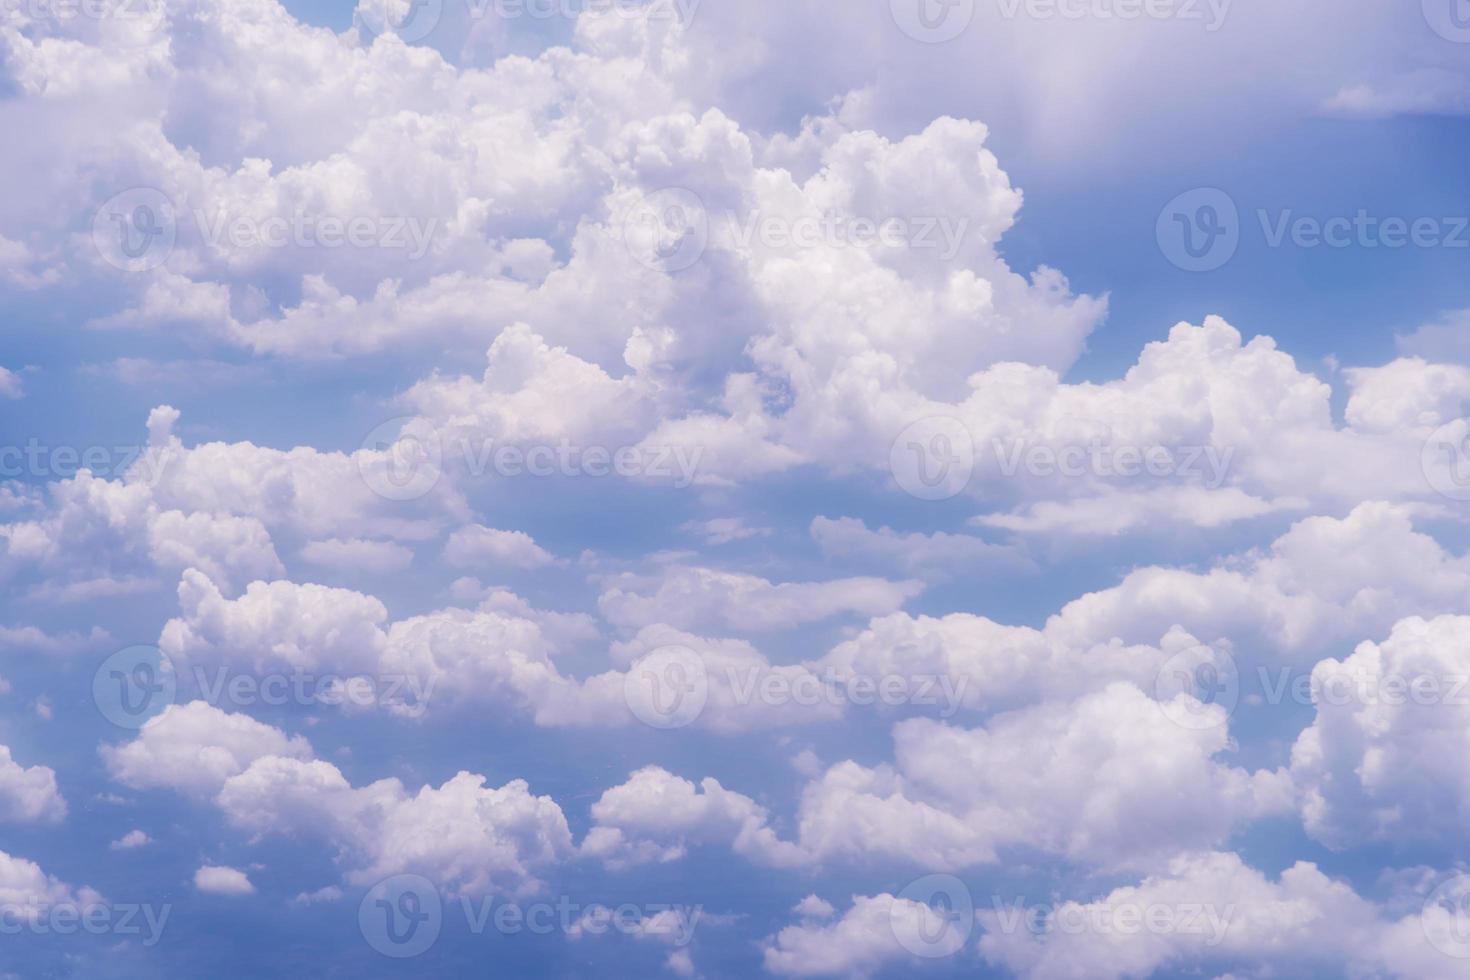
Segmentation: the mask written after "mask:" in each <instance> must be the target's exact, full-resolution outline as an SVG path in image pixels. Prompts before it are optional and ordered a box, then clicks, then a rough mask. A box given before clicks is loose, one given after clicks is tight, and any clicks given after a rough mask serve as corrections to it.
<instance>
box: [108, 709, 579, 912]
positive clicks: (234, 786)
mask: <svg viewBox="0 0 1470 980" xmlns="http://www.w3.org/2000/svg"><path fill="white" fill-rule="evenodd" d="M102 755H103V759H104V761H106V763H107V765H108V768H109V770H110V771H111V772H112V774H113V776H114V778H116V779H118V780H119V781H121V782H123V783H125V784H126V785H129V786H133V787H135V788H149V787H159V788H165V787H166V788H171V789H175V790H178V791H180V792H184V793H190V794H193V795H196V796H199V797H201V798H205V799H211V800H212V801H213V803H214V805H215V806H216V807H217V808H218V809H219V810H220V812H221V813H223V815H224V816H225V818H226V820H228V822H229V823H230V824H231V825H233V826H235V827H237V828H239V829H241V830H243V831H246V832H248V833H250V834H252V835H255V836H263V835H269V834H293V835H305V836H311V837H313V838H317V839H322V840H325V841H326V842H327V843H328V844H330V845H331V846H333V847H335V848H337V849H339V850H340V851H341V852H342V853H343V855H344V860H345V862H346V864H347V868H348V871H347V876H348V878H349V880H351V881H352V882H354V883H362V882H371V881H376V880H378V879H380V878H383V877H385V876H388V875H393V874H400V873H415V874H421V875H424V876H426V877H429V878H430V879H431V880H433V881H434V882H435V883H436V884H438V885H439V886H440V887H442V888H444V889H445V890H446V891H448V892H451V893H455V894H459V893H465V894H471V893H473V894H485V893H487V892H490V891H492V890H496V891H509V892H519V891H523V890H531V889H534V888H535V887H537V881H536V878H535V877H534V875H535V871H536V870H537V869H538V868H541V867H545V866H548V865H551V864H555V863H556V862H558V861H559V860H561V859H562V858H564V857H566V856H567V855H568V854H570V853H571V850H572V845H571V834H570V832H569V831H568V829H567V824H566V820H565V818H564V817H563V816H562V812H561V809H560V808H559V807H558V806H557V805H556V803H555V802H554V801H552V800H551V799H550V798H549V797H544V796H541V797H537V796H532V795H531V794H530V792H529V789H528V787H527V784H526V783H525V782H524V781H522V780H513V781H511V782H509V783H507V784H506V785H505V786H503V787H500V788H499V789H494V788H489V787H486V786H485V777H483V776H476V775H473V774H471V773H468V772H461V773H459V774H458V775H457V776H455V777H453V778H451V779H449V780H448V781H446V782H445V783H444V784H443V785H442V786H440V787H437V788H435V787H433V786H424V787H423V788H421V789H420V790H419V791H418V792H417V793H410V792H408V791H407V790H406V789H405V788H404V786H403V784H402V783H400V782H399V781H398V780H397V779H383V780H379V781H377V782H375V783H371V784H369V785H366V786H362V787H354V786H352V785H351V784H350V783H349V782H348V781H347V779H346V777H345V776H343V774H342V772H341V771H340V770H339V769H337V767H336V766H333V765H331V764H330V763H327V762H323V761H321V760H319V759H315V758H313V757H312V753H311V748H310V746H309V745H308V744H307V743H306V742H305V740H303V739H301V738H299V737H291V736H287V735H286V734H285V733H284V732H282V731H280V730H279V729H276V728H273V727H271V726H268V725H264V724H261V723H260V722H257V721H254V720H253V719H251V718H249V717H247V716H245V715H240V714H229V713H227V712H224V711H221V710H220V709H218V708H214V707H212V706H210V705H206V704H203V703H202V702H193V703H191V704H188V705H182V706H180V705H175V706H171V707H170V708H168V709H166V710H165V711H164V712H163V713H162V714H160V715H158V716H157V717H156V718H153V719H150V720H149V722H148V723H147V725H145V726H144V728H143V729H142V731H140V732H139V734H138V736H137V737H136V738H135V739H134V740H133V741H131V742H127V743H124V744H122V745H119V746H111V745H105V746H103V748H102ZM237 874H238V872H237ZM207 877H208V879H209V881H210V885H220V884H221V880H223V882H224V884H223V887H225V888H226V889H227V890H229V891H231V893H239V890H240V882H239V881H237V880H233V879H232V876H230V875H216V874H211V875H208V876H207ZM231 881H233V884H231ZM245 884H246V885H248V882H246V883H245ZM201 887H210V886H207V885H201Z"/></svg>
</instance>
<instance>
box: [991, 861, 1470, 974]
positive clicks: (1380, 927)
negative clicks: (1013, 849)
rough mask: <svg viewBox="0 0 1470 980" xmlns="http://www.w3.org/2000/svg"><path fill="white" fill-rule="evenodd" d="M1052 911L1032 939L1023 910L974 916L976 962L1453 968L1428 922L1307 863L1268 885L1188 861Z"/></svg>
mask: <svg viewBox="0 0 1470 980" xmlns="http://www.w3.org/2000/svg"><path fill="white" fill-rule="evenodd" d="M1051 912H1052V919H1051V922H1052V928H1050V929H1048V930H1046V931H1045V932H1044V933H1038V932H1035V931H1033V930H1032V929H1031V928H1030V926H1028V925H1027V923H1026V922H1024V921H1022V920H1023V919H1024V916H1025V915H1026V912H1025V910H1015V909H1012V910H1004V909H993V910H990V909H985V910H981V911H980V912H979V916H980V919H981V923H982V925H983V927H984V929H985V935H984V936H983V937H982V938H981V940H980V951H981V953H982V954H983V955H984V957H985V959H986V960H987V961H988V962H989V963H991V964H992V965H994V966H998V967H1004V968H1005V969H1007V970H1009V971H1011V972H1013V973H1015V974H1016V975H1017V976H1019V977H1022V978H1025V980H1063V978H1082V977H1103V978H1113V977H1118V978H1121V977H1141V976H1151V975H1153V974H1154V973H1155V972H1156V971H1158V970H1160V969H1164V968H1174V969H1189V968H1194V969H1204V970H1209V969H1211V968H1213V969H1216V970H1218V969H1220V968H1222V967H1223V966H1226V965H1237V966H1239V965H1244V966H1246V967H1247V968H1248V969H1252V970H1255V969H1263V970H1278V969H1282V968H1288V969H1292V970H1298V971H1311V970H1317V969H1327V970H1334V971H1335V970H1342V971H1344V972H1345V973H1347V974H1349V975H1354V976H1357V975H1364V976H1368V975H1372V976H1391V977H1403V978H1409V977H1429V978H1441V977H1443V978H1449V977H1453V976H1459V975H1460V970H1461V967H1460V966H1459V965H1458V964H1457V963H1456V962H1455V960H1453V959H1452V958H1451V957H1448V956H1446V955H1444V954H1443V953H1440V952H1439V951H1438V950H1436V949H1434V948H1433V947H1432V946H1431V945H1430V943H1429V942H1428V940H1427V935H1428V931H1432V930H1435V929H1439V928H1440V923H1439V922H1438V921H1437V920H1436V919H1435V918H1434V916H1433V914H1432V913H1428V912H1426V913H1423V914H1422V915H1421V914H1415V915H1412V916H1408V917H1405V918H1401V919H1394V918H1391V917H1390V916H1388V915H1385V914H1384V912H1383V911H1382V910H1380V909H1378V908H1377V907H1375V906H1374V905H1373V904H1372V903H1370V902H1368V901H1366V900H1365V899H1363V898H1361V897H1359V896H1358V895H1357V894H1356V893H1354V891H1353V890H1352V888H1351V887H1350V886H1348V885H1347V884H1345V883H1343V882H1340V881H1334V880H1333V879H1331V878H1329V877H1327V876H1326V875H1325V874H1323V873H1322V872H1321V871H1320V870H1318V868H1317V867H1316V865H1313V864H1310V863H1307V862H1299V863H1297V864H1295V865H1293V866H1291V867H1289V868H1287V869H1286V870H1285V871H1283V872H1282V873H1281V876H1280V879H1279V880H1278V881H1274V882H1273V881H1271V880H1269V879H1268V878H1267V877H1266V876H1265V875H1263V874H1261V872H1259V871H1257V870H1255V869H1254V868H1251V867H1249V866H1247V865H1246V864H1245V863H1244V862H1243V861H1242V860H1241V859H1240V857H1239V856H1238V855H1235V854H1230V853H1209V852H1203V853H1195V854H1188V855H1184V856H1181V857H1178V858H1175V859H1174V860H1172V861H1170V862H1169V866H1168V869H1167V871H1161V872H1160V873H1159V874H1157V875H1153V876H1150V877H1148V878H1145V879H1144V880H1143V881H1142V882H1141V883H1139V884H1138V885H1136V886H1126V887H1122V888H1118V889H1115V890H1113V891H1111V892H1109V893H1108V894H1107V895H1104V896H1102V897H1100V898H1098V899H1096V900H1094V901H1091V902H1064V903H1060V904H1058V905H1056V906H1054V907H1053V908H1052V909H1051ZM1126 922H1133V923H1138V925H1136V926H1128V927H1127V928H1122V927H1121V926H1122V924H1123V923H1126ZM1143 923H1153V925H1151V926H1145V925H1143Z"/></svg>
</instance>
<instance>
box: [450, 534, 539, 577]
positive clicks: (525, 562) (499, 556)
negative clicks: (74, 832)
mask: <svg viewBox="0 0 1470 980" xmlns="http://www.w3.org/2000/svg"><path fill="white" fill-rule="evenodd" d="M444 560H445V561H447V562H449V564H451V565H453V566H455V567H456V568H483V567H489V568H494V569H502V568H544V567H545V566H547V565H550V564H552V563H553V562H555V561H556V559H555V558H554V557H553V556H552V555H551V554H550V553H549V552H547V551H546V550H545V549H543V548H542V547H541V546H540V545H538V544H536V542H535V540H534V539H532V537H531V536H530V535H529V534H527V533H525V532H524V531H498V530H496V529H495V528H492V527H485V526H484V525H483V524H471V525H468V526H467V527H462V528H459V529H458V530H456V531H455V532H454V533H453V534H451V535H450V536H449V540H448V541H447V542H445V544H444Z"/></svg>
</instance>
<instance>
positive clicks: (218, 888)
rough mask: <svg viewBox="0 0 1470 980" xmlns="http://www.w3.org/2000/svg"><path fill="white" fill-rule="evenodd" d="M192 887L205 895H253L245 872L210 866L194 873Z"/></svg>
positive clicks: (252, 888) (253, 889)
mask: <svg viewBox="0 0 1470 980" xmlns="http://www.w3.org/2000/svg"><path fill="white" fill-rule="evenodd" d="M194 887H195V888H197V889H199V890H200V891H201V892H204V893H205V894H207V895H234V896H238V895H254V894H255V886H254V885H252V884H251V883H250V879H249V878H248V877H247V876H246V874H245V872H243V871H239V870H236V869H235V868H223V867H216V866H212V865H205V866H204V867H202V868H200V869H199V870H198V871H196V872H194Z"/></svg>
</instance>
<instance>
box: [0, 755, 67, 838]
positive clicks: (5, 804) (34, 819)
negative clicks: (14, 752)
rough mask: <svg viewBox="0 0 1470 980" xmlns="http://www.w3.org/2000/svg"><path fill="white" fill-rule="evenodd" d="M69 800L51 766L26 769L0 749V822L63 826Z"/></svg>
mask: <svg viewBox="0 0 1470 980" xmlns="http://www.w3.org/2000/svg"><path fill="white" fill-rule="evenodd" d="M65 817H66V800H64V799H62V796H61V791H60V790H59V789H58V788H57V786H56V771H55V770H54V769H51V768H50V767H48V766H29V767H27V766H22V765H21V764H20V763H18V762H16V761H15V759H14V758H13V757H12V756H11V754H10V749H9V748H7V747H6V746H3V745H0V820H5V821H6V822H9V823H59V822H60V821H61V820H62V819H64V818H65Z"/></svg>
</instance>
